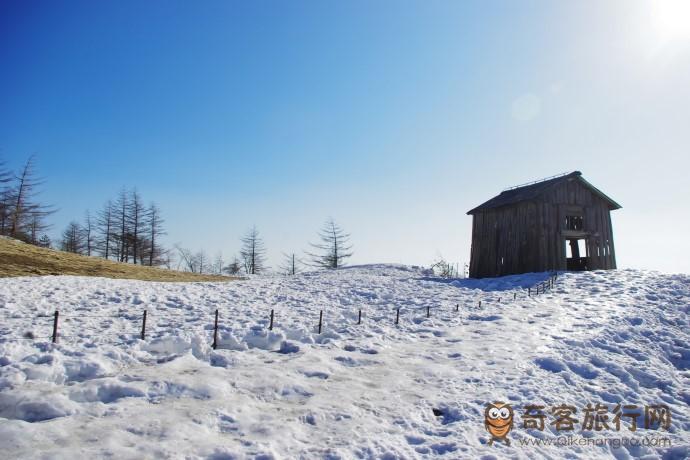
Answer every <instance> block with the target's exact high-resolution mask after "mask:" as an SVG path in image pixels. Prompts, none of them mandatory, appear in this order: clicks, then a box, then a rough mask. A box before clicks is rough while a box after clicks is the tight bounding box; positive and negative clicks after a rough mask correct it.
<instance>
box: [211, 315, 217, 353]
mask: <svg viewBox="0 0 690 460" xmlns="http://www.w3.org/2000/svg"><path fill="white" fill-rule="evenodd" d="M211 347H213V349H214V350H215V349H216V348H218V310H217V309H216V320H215V321H214V323H213V344H212V345H211Z"/></svg>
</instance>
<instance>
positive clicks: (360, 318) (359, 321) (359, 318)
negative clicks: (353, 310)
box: [357, 308, 362, 324]
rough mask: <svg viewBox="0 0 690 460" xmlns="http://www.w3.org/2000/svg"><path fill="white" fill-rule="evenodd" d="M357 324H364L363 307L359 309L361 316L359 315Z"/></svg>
mask: <svg viewBox="0 0 690 460" xmlns="http://www.w3.org/2000/svg"><path fill="white" fill-rule="evenodd" d="M357 324H362V309H361V308H360V309H359V316H358V317H357Z"/></svg>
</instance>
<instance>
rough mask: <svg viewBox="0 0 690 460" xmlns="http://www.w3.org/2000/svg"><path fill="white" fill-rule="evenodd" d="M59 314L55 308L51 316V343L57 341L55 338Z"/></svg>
mask: <svg viewBox="0 0 690 460" xmlns="http://www.w3.org/2000/svg"><path fill="white" fill-rule="evenodd" d="M59 316H60V312H58V311H57V310H55V316H54V317H53V343H57V338H58V317H59Z"/></svg>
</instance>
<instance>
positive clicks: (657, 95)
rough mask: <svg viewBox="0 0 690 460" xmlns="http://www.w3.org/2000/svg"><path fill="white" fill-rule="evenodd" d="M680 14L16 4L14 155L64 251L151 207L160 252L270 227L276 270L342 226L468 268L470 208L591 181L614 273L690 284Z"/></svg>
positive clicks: (610, 9)
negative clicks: (139, 206) (526, 188)
mask: <svg viewBox="0 0 690 460" xmlns="http://www.w3.org/2000/svg"><path fill="white" fill-rule="evenodd" d="M667 3H668V4H669V5H670V6H668V5H667ZM673 3H674V1H673V0H668V1H666V0H660V1H659V2H634V1H604V2H601V1H582V2H552V1H521V2H518V1H496V2H455V1H430V2H426V1H425V2H422V1H414V2H413V1H397V2H393V1H377V2H370V1H348V2H335V1H319V2H230V1H224V2H172V1H150V2H127V1H118V2H115V1H107V2H45V1H40V2H32V1H27V2H1V3H0V62H1V63H2V69H3V70H2V71H1V72H0V156H2V157H3V158H4V159H5V160H6V161H8V162H9V163H10V165H11V166H13V167H18V166H19V165H20V164H21V163H22V162H23V161H24V160H25V159H26V157H27V156H28V155H30V154H36V156H37V162H38V168H39V171H40V173H41V174H42V175H43V176H45V178H46V179H47V181H46V184H45V186H44V193H43V198H44V200H45V201H47V202H50V203H53V204H55V205H56V206H57V207H59V208H60V210H59V212H58V213H57V214H56V215H55V216H53V218H52V222H53V223H54V228H53V230H52V233H53V234H54V235H57V234H59V232H60V231H61V230H62V228H63V227H64V226H65V225H66V223H67V222H68V221H69V220H71V219H74V218H81V217H82V216H83V213H84V211H85V210H86V209H91V210H92V211H95V210H97V209H98V208H100V207H101V206H102V204H103V203H104V202H105V201H106V200H107V199H108V198H110V197H114V196H115V195H116V193H117V191H118V190H119V189H120V188H121V187H123V186H127V187H135V186H136V187H137V188H138V190H139V191H140V192H141V193H142V195H143V196H144V198H145V199H146V200H153V201H156V202H157V203H158V204H159V205H160V207H161V208H162V211H163V213H164V217H165V218H166V221H167V230H168V233H169V235H168V237H167V239H168V244H173V243H180V244H182V245H183V246H186V247H190V248H192V249H195V250H196V249H205V250H206V251H207V252H209V253H210V254H214V253H215V252H217V251H222V252H223V254H224V255H225V256H226V257H229V256H230V255H232V254H233V253H235V252H236V251H237V250H238V248H239V237H240V236H241V235H242V234H243V233H244V231H245V230H246V229H247V228H248V227H250V226H251V225H252V224H256V225H257V226H258V228H259V230H260V231H261V233H262V234H263V237H264V239H265V242H266V245H267V247H268V250H269V259H270V262H271V263H272V264H273V265H277V264H278V263H279V262H280V259H281V253H282V252H292V251H295V252H300V251H302V250H303V249H307V248H308V242H309V241H314V239H315V234H316V231H317V230H318V228H319V227H320V225H321V223H322V222H323V221H324V220H325V218H326V217H328V216H333V217H334V218H335V219H336V220H337V221H338V222H340V223H341V224H342V226H343V227H345V228H346V229H347V230H348V231H350V232H351V233H352V240H353V243H354V244H355V256H354V257H353V259H352V261H351V262H352V263H369V262H403V263H409V264H428V263H429V262H431V261H432V260H433V259H434V258H435V257H436V256H437V255H439V254H442V255H443V256H444V257H446V258H447V259H449V260H452V261H457V262H466V261H467V260H468V258H469V245H470V228H471V218H470V217H469V216H466V215H465V212H466V211H467V210H469V209H470V208H472V207H474V206H476V205H477V204H479V203H481V202H482V201H484V200H486V199H488V198H490V197H492V196H494V195H495V194H497V193H498V192H500V191H501V190H502V189H503V188H505V187H507V186H511V185H515V184H518V183H522V182H526V181H530V180H534V179H538V178H541V177H545V176H550V175H553V174H556V173H560V172H565V171H572V170H580V171H582V172H583V174H584V176H585V177H586V178H587V179H588V180H589V181H590V182H592V183H594V184H595V185H596V186H598V187H599V188H601V189H602V190H604V191H605V192H606V193H608V194H609V195H610V196H611V197H613V198H614V199H615V200H617V201H618V202H619V203H621V204H622V206H623V209H621V210H619V211H616V212H615V213H614V214H613V215H614V233H615V239H616V249H617V256H618V262H619V266H621V267H638V268H652V269H659V270H663V271H671V272H673V271H682V272H690V260H688V257H687V255H688V254H690V242H689V241H688V238H687V228H688V227H689V226H690V217H688V216H689V213H688V204H687V201H686V200H687V198H688V196H690V194H689V193H688V192H689V191H690V190H689V189H690V186H688V184H689V183H690V181H688V179H687V177H686V176H687V171H688V170H690V160H689V159H688V157H689V156H688V150H689V147H690V129H688V128H687V125H688V119H690V85H689V84H688V82H689V81H690V33H687V31H689V30H690V8H688V7H686V6H683V2H679V3H678V4H677V5H675V6H674V5H673ZM662 4H663V5H662ZM659 5H662V6H663V8H662V6H659Z"/></svg>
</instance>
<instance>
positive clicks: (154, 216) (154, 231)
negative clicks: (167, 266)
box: [146, 203, 165, 266]
mask: <svg viewBox="0 0 690 460" xmlns="http://www.w3.org/2000/svg"><path fill="white" fill-rule="evenodd" d="M163 222H164V221H163V218H162V217H161V211H160V209H158V206H156V204H155V203H151V205H150V206H149V207H148V209H147V210H146V228H147V246H148V247H147V252H148V264H149V266H153V265H159V264H160V263H161V256H162V255H163V252H164V251H163V247H162V246H161V245H160V243H159V239H160V237H161V236H162V235H165V231H164V230H163Z"/></svg>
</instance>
